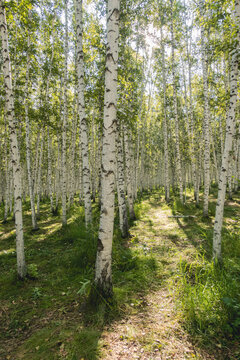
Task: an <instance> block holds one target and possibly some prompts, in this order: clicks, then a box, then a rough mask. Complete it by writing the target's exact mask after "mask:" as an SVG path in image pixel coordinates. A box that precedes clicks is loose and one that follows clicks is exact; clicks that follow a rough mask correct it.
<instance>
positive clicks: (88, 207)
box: [76, 0, 92, 226]
mask: <svg viewBox="0 0 240 360" xmlns="http://www.w3.org/2000/svg"><path fill="white" fill-rule="evenodd" d="M76 23H77V77H78V110H79V120H80V129H81V135H80V136H81V145H82V179H83V192H84V207H85V223H86V225H87V226H88V225H89V224H91V222H92V204H91V173H90V166H89V157H88V129H87V119H86V114H85V99H84V87H85V86H84V62H83V46H82V36H83V20H82V0H76Z"/></svg>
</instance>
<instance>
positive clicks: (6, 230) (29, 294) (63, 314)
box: [0, 201, 158, 360]
mask: <svg viewBox="0 0 240 360" xmlns="http://www.w3.org/2000/svg"><path fill="white" fill-rule="evenodd" d="M93 206H94V208H93V217H94V220H93V226H92V227H89V228H88V229H86V228H85V225H84V213H83V208H82V207H81V206H79V205H78V204H77V203H75V204H74V205H73V206H72V207H71V209H70V211H69V219H68V225H67V226H66V227H64V228H62V226H61V218H60V216H59V215H58V216H52V215H51V213H50V211H49V203H47V202H44V203H43V204H42V205H41V216H40V218H39V221H38V224H39V230H38V231H36V232H32V230H31V214H30V212H29V210H28V211H26V209H27V205H26V204H25V205H24V209H25V212H24V235H25V254H26V262H27V264H28V274H29V276H28V278H27V279H26V280H25V281H18V280H17V276H16V253H15V233H14V223H13V221H12V220H11V218H9V219H8V222H7V223H6V224H1V225H0V233H1V236H3V238H1V241H0V251H2V252H0V268H1V278H0V299H1V305H2V309H3V311H2V312H1V313H0V316H1V317H0V344H1V346H0V358H4V357H6V356H7V355H9V354H10V355H11V356H14V358H16V359H18V358H23V359H26V360H27V359H36V360H37V359H41V360H44V359H48V360H49V359H61V358H64V359H70V360H74V359H77V360H78V359H82V358H83V359H88V360H91V359H97V358H98V356H99V348H100V345H101V344H100V343H101V342H100V336H101V332H102V329H103V327H104V325H105V324H106V323H108V322H111V321H112V320H114V319H117V318H120V317H122V316H125V315H126V314H127V313H128V312H129V311H131V309H132V306H133V304H134V306H136V307H138V306H141V304H140V303H141V301H139V300H138V299H139V294H141V295H144V293H145V292H147V291H150V288H151V286H153V285H154V283H156V279H157V273H158V268H157V263H156V260H155V258H154V257H153V255H152V254H150V253H145V252H144V251H143V250H141V249H135V248H134V246H131V243H132V240H131V238H130V239H129V240H127V239H125V240H124V239H122V238H121V236H120V232H119V231H118V223H117V220H116V224H115V231H114V244H113V282H114V302H113V303H112V304H108V303H106V304H103V305H100V307H98V309H97V310H92V309H88V307H87V306H86V300H87V297H88V294H89V290H90V288H91V286H92V281H93V278H94V265H95V257H96V250H97V235H98V219H99V207H98V204H95V205H93ZM146 210H147V206H146V205H144V204H142V203H141V202H140V201H139V202H137V204H136V206H135V211H136V218H137V219H139V218H140V217H141V216H142V215H143V213H144V212H145V211H146ZM1 211H2V210H1ZM10 249H11V251H10V252H9V253H8V252H7V250H10ZM130 304H131V305H130ZM106 314H107V315H106Z"/></svg>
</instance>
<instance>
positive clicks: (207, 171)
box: [200, 0, 210, 216]
mask: <svg viewBox="0 0 240 360" xmlns="http://www.w3.org/2000/svg"><path fill="white" fill-rule="evenodd" d="M204 1H205V0H201V3H200V12H201V16H204ZM206 52H207V49H206V39H205V31H204V27H203V25H202V26H201V53H202V72H203V92H204V123H203V129H204V162H203V164H204V167H203V168H204V194H203V216H208V197H209V187H210V136H209V103H208V63H207V54H206Z"/></svg>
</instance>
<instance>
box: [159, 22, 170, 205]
mask: <svg viewBox="0 0 240 360" xmlns="http://www.w3.org/2000/svg"><path fill="white" fill-rule="evenodd" d="M160 31H161V50H162V76H163V111H164V117H163V136H164V188H165V200H166V201H167V202H168V201H169V198H170V183H169V160H168V124H167V101H166V69H165V47H164V43H163V30H162V26H161V30H160Z"/></svg>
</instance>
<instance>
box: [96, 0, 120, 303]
mask: <svg viewBox="0 0 240 360" xmlns="http://www.w3.org/2000/svg"><path fill="white" fill-rule="evenodd" d="M119 12H120V1H119V0H108V10H107V54H106V55H107V56H106V71H105V95H104V129H103V147H102V181H101V186H102V194H101V195H102V196H101V211H100V225H99V234H98V250H97V259H96V272H95V285H96V288H97V289H98V291H100V293H102V294H103V296H105V297H111V296H112V240H113V225H114V200H115V184H114V183H115V182H114V177H115V176H114V170H115V135H116V121H117V119H116V116H117V66H118V37H119Z"/></svg>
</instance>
